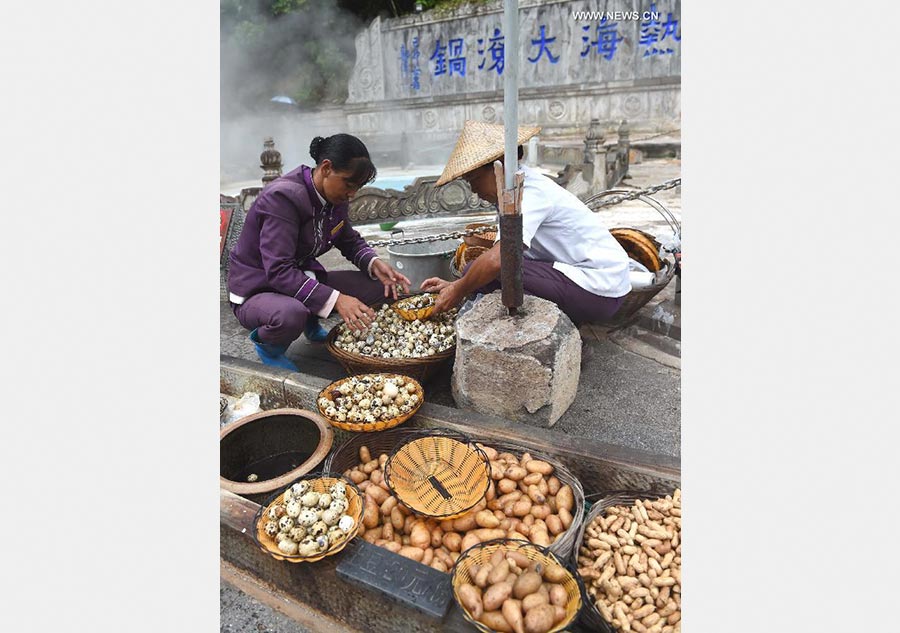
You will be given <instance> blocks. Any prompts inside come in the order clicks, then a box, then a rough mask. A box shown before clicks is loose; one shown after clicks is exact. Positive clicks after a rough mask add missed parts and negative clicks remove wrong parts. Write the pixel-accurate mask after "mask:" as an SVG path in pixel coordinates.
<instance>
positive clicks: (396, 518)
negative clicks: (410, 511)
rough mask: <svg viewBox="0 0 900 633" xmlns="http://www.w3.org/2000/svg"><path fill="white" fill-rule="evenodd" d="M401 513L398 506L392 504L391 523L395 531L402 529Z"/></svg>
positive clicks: (402, 519)
mask: <svg viewBox="0 0 900 633" xmlns="http://www.w3.org/2000/svg"><path fill="white" fill-rule="evenodd" d="M403 521H404V517H403V513H402V512H401V511H400V507H399V506H394V507H393V508H391V525H393V526H394V529H395V530H397V531H401V530H403Z"/></svg>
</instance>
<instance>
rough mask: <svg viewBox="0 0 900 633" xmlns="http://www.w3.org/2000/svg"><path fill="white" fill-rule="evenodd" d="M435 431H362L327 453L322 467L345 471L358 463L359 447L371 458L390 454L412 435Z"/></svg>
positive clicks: (422, 435) (340, 471) (403, 429)
mask: <svg viewBox="0 0 900 633" xmlns="http://www.w3.org/2000/svg"><path fill="white" fill-rule="evenodd" d="M433 433H435V429H419V428H393V429H387V430H385V431H379V432H378V433H362V434H359V435H354V436H352V437H350V438H349V439H348V440H347V441H345V442H344V443H343V444H341V445H340V446H338V447H337V448H335V449H334V450H332V451H331V453H329V455H328V457H327V458H326V459H325V463H324V464H323V465H322V467H323V468H324V469H325V470H327V471H330V472H335V473H345V472H347V471H348V470H350V469H352V468H353V467H354V466H358V465H359V449H360V448H362V447H363V446H365V447H367V448H368V449H369V452H370V453H371V454H372V458H373V459H376V458H378V457H379V456H380V455H381V454H385V455H390V454H391V453H393V452H394V449H395V448H396V447H397V446H398V445H400V444H401V443H402V442H404V441H406V440H408V439H410V438H413V437H424V436H425V435H429V434H433Z"/></svg>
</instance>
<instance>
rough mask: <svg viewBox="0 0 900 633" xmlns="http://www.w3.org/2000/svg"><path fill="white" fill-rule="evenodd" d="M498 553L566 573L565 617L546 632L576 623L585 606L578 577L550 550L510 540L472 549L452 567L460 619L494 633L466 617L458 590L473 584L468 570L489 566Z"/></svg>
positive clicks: (487, 543)
mask: <svg viewBox="0 0 900 633" xmlns="http://www.w3.org/2000/svg"><path fill="white" fill-rule="evenodd" d="M497 550H503V551H506V552H509V551H515V552H519V553H521V554H522V555H524V556H525V557H526V558H528V560H531V561H534V562H538V563H541V564H542V565H544V566H545V567H548V566H551V565H558V566H559V567H562V568H563V569H564V570H565V571H566V578H565V580H564V581H563V582H562V583H561V584H562V586H563V588H564V589H565V590H566V595H567V596H568V600H567V601H566V607H565V609H566V615H565V617H564V618H563V619H562V620H560V621H559V622H557V623H556V624H554V625H553V627H552V628H550V629H549V630H548V633H555V632H556V631H562V630H564V629H565V628H566V627H568V626H570V625H571V624H572V623H573V622H574V621H575V618H576V617H578V612H579V611H580V610H581V607H582V605H583V604H584V602H585V598H584V596H585V594H584V586H583V585H582V583H581V580H580V578H579V577H578V574H577V573H575V572H574V571H573V570H572V569H571V568H570V566H568V565H566V563H565V562H563V560H562V559H560V558H558V557H557V556H556V555H555V554H554V553H553V552H551V551H550V550H548V549H545V548H542V547H540V546H539V545H534V544H533V543H528V542H527V541H516V540H510V539H498V540H495V541H487V542H485V543H479V544H478V545H473V546H472V547H470V548H469V549H467V550H466V551H465V552H463V553H462V555H461V556H460V557H459V559H458V560H457V561H456V565H455V566H454V567H453V577H452V580H451V584H452V586H453V598H454V599H455V600H456V603H457V604H458V605H459V608H460V610H461V611H462V612H463V617H465V619H466V620H468V621H469V622H470V623H472V625H474V626H475V628H476V629H478V630H479V631H484V632H485V633H493V632H494V631H495V629H492V628H489V627H488V626H486V625H484V624H482V623H481V622H479V621H478V620H476V619H475V618H474V617H473V616H472V614H471V613H469V611H468V609H466V608H465V607H464V606H463V603H462V600H461V599H460V596H459V590H460V588H461V587H462V586H463V585H464V584H467V583H468V584H472V585H474V584H475V583H474V581H473V578H472V574H471V573H470V570H471V569H472V568H473V567H474V566H475V565H479V566H481V565H484V564H486V563H488V562H489V561H490V559H491V556H492V555H493V554H494V552H496V551H497Z"/></svg>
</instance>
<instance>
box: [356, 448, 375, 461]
mask: <svg viewBox="0 0 900 633" xmlns="http://www.w3.org/2000/svg"><path fill="white" fill-rule="evenodd" d="M359 461H361V462H362V463H363V464H368V463H369V462H370V461H372V454H371V453H370V452H369V447H368V446H360V447H359Z"/></svg>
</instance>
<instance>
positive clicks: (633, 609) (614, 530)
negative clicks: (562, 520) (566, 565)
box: [572, 489, 681, 633]
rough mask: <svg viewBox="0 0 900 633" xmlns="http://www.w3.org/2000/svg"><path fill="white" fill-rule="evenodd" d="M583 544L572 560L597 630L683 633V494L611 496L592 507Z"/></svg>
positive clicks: (591, 623) (589, 618) (588, 615)
mask: <svg viewBox="0 0 900 633" xmlns="http://www.w3.org/2000/svg"><path fill="white" fill-rule="evenodd" d="M578 543H579V546H578V550H577V551H576V552H575V553H574V554H573V556H572V558H573V561H574V562H575V564H576V567H577V568H578V573H579V575H580V576H581V578H582V580H583V582H584V585H585V590H586V592H587V598H586V601H587V606H586V608H585V609H584V611H583V612H582V619H583V620H584V621H585V623H586V624H588V625H589V626H590V627H591V629H592V630H597V631H605V632H606V633H613V632H618V631H635V632H636V633H680V631H681V490H680V489H675V490H674V492H673V493H672V494H671V495H661V494H659V493H652V492H650V493H648V492H615V493H608V494H607V495H606V496H604V497H603V498H601V499H600V500H599V501H597V502H596V503H594V505H593V506H592V507H591V510H590V512H589V513H588V515H587V518H586V519H585V522H584V525H583V526H582V529H581V533H580V535H579V537H578Z"/></svg>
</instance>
